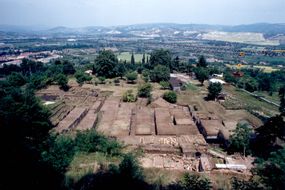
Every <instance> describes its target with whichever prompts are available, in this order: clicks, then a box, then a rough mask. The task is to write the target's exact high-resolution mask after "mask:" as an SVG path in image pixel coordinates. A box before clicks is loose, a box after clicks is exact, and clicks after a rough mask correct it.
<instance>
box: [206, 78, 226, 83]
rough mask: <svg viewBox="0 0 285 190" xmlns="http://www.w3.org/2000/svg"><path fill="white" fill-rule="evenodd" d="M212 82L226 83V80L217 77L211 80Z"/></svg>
mask: <svg viewBox="0 0 285 190" xmlns="http://www.w3.org/2000/svg"><path fill="white" fill-rule="evenodd" d="M209 82H210V83H220V84H226V82H225V81H223V80H221V79H216V78H212V79H210V80H209Z"/></svg>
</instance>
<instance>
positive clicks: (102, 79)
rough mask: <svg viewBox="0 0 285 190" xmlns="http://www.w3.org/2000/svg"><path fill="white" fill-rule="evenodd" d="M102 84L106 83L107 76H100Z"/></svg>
mask: <svg viewBox="0 0 285 190" xmlns="http://www.w3.org/2000/svg"><path fill="white" fill-rule="evenodd" d="M98 79H99V82H100V84H105V80H106V77H98Z"/></svg>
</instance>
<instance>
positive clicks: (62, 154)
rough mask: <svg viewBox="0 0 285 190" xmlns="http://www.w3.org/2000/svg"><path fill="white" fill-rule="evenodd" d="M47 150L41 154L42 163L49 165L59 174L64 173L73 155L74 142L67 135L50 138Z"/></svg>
mask: <svg viewBox="0 0 285 190" xmlns="http://www.w3.org/2000/svg"><path fill="white" fill-rule="evenodd" d="M48 143H49V149H48V150H46V151H44V152H42V158H43V161H45V162H47V163H49V164H50V165H52V166H53V168H55V169H56V171H58V172H59V173H64V172H65V171H66V169H67V166H68V165H69V164H70V162H71V161H72V159H73V156H74V154H75V149H74V145H75V144H74V141H73V139H72V138H71V137H69V136H67V135H59V136H55V135H53V136H51V137H50V139H49V141H48Z"/></svg>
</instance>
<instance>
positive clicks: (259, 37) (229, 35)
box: [202, 31, 279, 46]
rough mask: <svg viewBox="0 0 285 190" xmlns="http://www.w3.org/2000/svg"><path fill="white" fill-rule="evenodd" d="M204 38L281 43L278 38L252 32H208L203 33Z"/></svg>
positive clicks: (254, 42)
mask: <svg viewBox="0 0 285 190" xmlns="http://www.w3.org/2000/svg"><path fill="white" fill-rule="evenodd" d="M202 39H205V40H217V41H225V42H236V43H245V44H254V45H272V46H277V45H279V41H278V40H267V39H265V38H264V36H263V34H261V33H250V32H217V31H215V32H208V33H205V34H203V35H202Z"/></svg>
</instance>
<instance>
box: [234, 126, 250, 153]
mask: <svg viewBox="0 0 285 190" xmlns="http://www.w3.org/2000/svg"><path fill="white" fill-rule="evenodd" d="M250 136H251V129H250V128H249V126H248V125H247V124H243V125H241V124H238V125H237V128H236V129H235V130H234V133H233V134H232V135H231V136H230V140H229V141H230V149H231V150H233V151H234V152H236V151H237V152H243V155H244V156H245V153H246V150H247V149H248V148H249V143H250Z"/></svg>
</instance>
